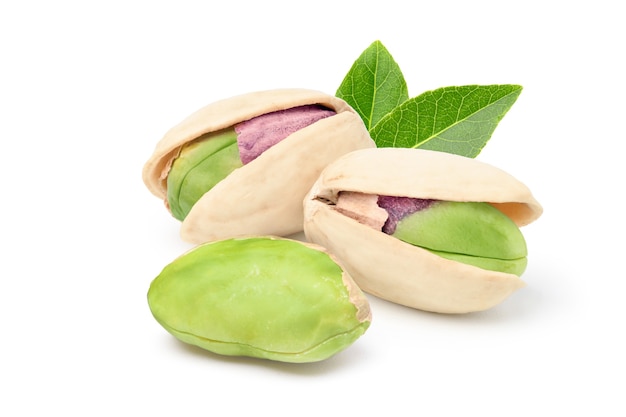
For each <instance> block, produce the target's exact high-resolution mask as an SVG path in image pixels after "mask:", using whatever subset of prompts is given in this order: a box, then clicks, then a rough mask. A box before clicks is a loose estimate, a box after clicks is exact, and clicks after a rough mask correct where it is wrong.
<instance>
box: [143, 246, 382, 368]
mask: <svg viewBox="0 0 626 417" xmlns="http://www.w3.org/2000/svg"><path fill="white" fill-rule="evenodd" d="M148 304H149V306H150V309H151V311H152V314H153V315H154V317H155V319H156V320H157V321H158V322H159V323H160V324H161V325H162V326H163V327H164V328H165V329H166V330H167V331H168V332H170V333H171V334H172V335H173V336H175V337H176V338H178V339H179V340H181V341H183V342H185V343H189V344H192V345H197V346H199V347H201V348H204V349H206V350H209V351H211V352H214V353H218V354H222V355H231V356H249V357H257V358H264V359H270V360H275V361H282V362H315V361H320V360H324V359H326V358H328V357H330V356H332V355H334V354H336V353H338V352H339V351H341V350H344V349H345V348H347V347H348V346H349V345H351V344H352V343H353V342H354V341H355V340H356V339H358V338H359V337H360V336H361V335H362V334H363V333H364V332H365V331H366V329H367V328H368V327H369V324H370V320H371V314H370V309H369V304H368V302H367V300H366V299H365V296H364V295H363V293H362V292H361V291H360V289H358V287H357V286H356V285H355V284H354V283H353V281H352V279H351V278H350V277H349V275H347V273H346V272H344V271H343V270H342V268H341V267H340V266H339V264H337V262H336V261H335V260H334V259H333V258H332V257H331V255H329V254H328V253H327V252H326V251H325V250H324V249H323V248H321V247H319V246H316V245H312V244H308V243H304V242H299V241H295V240H289V239H284V238H273V237H272V238H270V237H249V238H235V239H227V240H222V241H214V242H210V243H205V244H202V245H200V246H197V247H196V248H194V249H193V250H191V251H189V252H187V253H186V254H184V255H182V256H181V257H179V258H178V259H176V260H174V261H173V262H172V263H171V264H169V265H168V266H166V267H165V268H164V269H163V271H162V272H161V273H160V274H159V275H158V276H157V277H156V278H155V279H154V281H153V282H152V283H151V285H150V289H149V291H148Z"/></svg>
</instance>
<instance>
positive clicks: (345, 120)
mask: <svg viewBox="0 0 626 417" xmlns="http://www.w3.org/2000/svg"><path fill="white" fill-rule="evenodd" d="M278 116H280V117H278ZM276 120H278V121H276ZM281 124H282V126H281ZM276 131H279V134H278V135H276V134H274V132H276ZM373 147H375V144H374V142H373V141H372V139H371V138H370V136H369V134H368V132H367V129H366V128H365V125H364V124H363V121H362V120H361V118H360V117H359V116H358V114H357V113H356V112H355V111H354V110H353V109H352V108H351V107H350V106H349V105H348V104H347V103H346V102H345V101H343V100H341V99H339V98H337V97H334V96H331V95H328V94H325V93H321V92H318V91H313V90H306V89H281V90H268V91H259V92H254V93H249V94H244V95H240V96H235V97H231V98H228V99H224V100H221V101H218V102H215V103H212V104H209V105H208V106H206V107H204V108H202V109H200V110H198V111H197V112H195V113H193V114H192V115H190V116H189V117H188V118H186V119H185V120H183V121H182V122H181V123H179V124H178V125H176V126H174V127H173V128H172V129H170V130H169V131H168V132H167V133H166V134H165V136H164V137H163V138H162V139H161V140H160V141H159V142H158V143H157V145H156V148H155V150H154V153H153V154H152V156H151V157H150V158H149V160H148V161H147V162H146V164H145V165H144V168H143V180H144V183H145V184H146V186H147V187H148V189H149V190H150V191H151V192H152V193H153V194H154V195H155V196H157V197H159V198H161V199H162V200H164V202H165V205H166V207H167V208H168V210H170V212H171V213H172V215H174V216H175V217H176V218H178V219H179V220H182V225H181V237H182V238H183V239H184V240H186V241H189V242H191V243H202V242H206V241H212V240H219V239H224V238H228V237H235V236H246V235H251V234H253V235H278V236H287V235H290V234H293V233H296V232H299V231H301V230H302V222H303V214H302V200H303V198H304V196H305V194H306V193H307V191H308V190H309V189H310V187H311V186H312V184H313V182H315V180H316V178H317V177H318V176H319V173H320V172H321V170H322V169H323V168H324V167H325V166H326V165H327V164H329V163H330V162H332V161H333V160H335V159H336V158H337V157H339V156H341V155H343V154H346V153H348V152H351V151H353V150H357V149H363V148H373Z"/></svg>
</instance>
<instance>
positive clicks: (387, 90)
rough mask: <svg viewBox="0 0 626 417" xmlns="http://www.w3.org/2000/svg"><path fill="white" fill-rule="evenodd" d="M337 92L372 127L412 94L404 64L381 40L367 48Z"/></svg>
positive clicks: (368, 126) (367, 125)
mask: <svg viewBox="0 0 626 417" xmlns="http://www.w3.org/2000/svg"><path fill="white" fill-rule="evenodd" d="M335 95H336V96H337V97H339V98H341V99H343V100H345V101H346V102H347V103H348V104H349V105H350V106H352V108H353V109H354V110H356V111H357V113H358V114H359V115H360V116H361V118H362V119H363V122H364V123H365V126H366V127H367V129H368V130H369V129H371V128H372V127H373V126H374V125H376V123H378V121H379V120H380V119H381V118H382V117H383V116H385V115H386V114H387V113H389V112H390V111H392V110H393V109H394V108H396V107H397V106H398V105H399V104H401V103H402V102H404V101H405V100H407V99H408V98H409V95H408V89H407V85H406V81H405V80H404V76H403V75H402V71H400V67H399V66H398V64H397V63H396V61H394V59H393V57H392V56H391V54H390V53H389V51H387V49H386V48H385V47H384V46H383V44H382V43H381V42H380V41H375V42H373V43H372V44H371V45H370V46H369V47H368V48H367V49H366V50H365V51H363V53H362V54H361V56H359V58H358V59H357V60H356V61H355V62H354V64H353V65H352V68H350V71H348V74H347V75H346V77H345V78H344V79H343V82H342V83H341V85H340V86H339V89H338V90H337V92H336V93H335Z"/></svg>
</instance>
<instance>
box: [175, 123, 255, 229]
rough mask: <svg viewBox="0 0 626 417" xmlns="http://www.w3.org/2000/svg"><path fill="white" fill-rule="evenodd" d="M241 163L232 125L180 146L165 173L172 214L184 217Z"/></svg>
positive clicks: (177, 217) (179, 218)
mask: <svg viewBox="0 0 626 417" xmlns="http://www.w3.org/2000/svg"><path fill="white" fill-rule="evenodd" d="M241 166H243V163H242V162H241V158H240V157H239V148H238V146H237V134H236V133H235V129H234V128H233V129H226V130H221V131H219V132H213V133H208V134H205V135H203V136H201V137H200V138H198V139H197V140H195V141H193V142H189V143H188V144H186V145H185V146H183V147H182V149H181V151H180V154H179V156H178V157H177V158H176V160H175V161H174V163H173V164H172V168H171V169H170V172H169V174H168V176H167V202H168V204H169V206H170V210H171V212H172V215H173V216H174V217H175V218H176V219H178V220H181V221H182V220H184V218H185V217H187V214H188V213H189V210H191V207H193V205H194V204H195V203H196V202H197V201H198V200H199V199H200V197H202V195H203V194H204V193H205V192H206V191H207V190H210V189H211V188H213V187H214V186H215V184H217V183H218V182H220V181H222V180H223V179H224V178H226V177H227V176H228V175H229V174H230V173H231V172H233V171H234V170H235V169H237V168H239V167H241Z"/></svg>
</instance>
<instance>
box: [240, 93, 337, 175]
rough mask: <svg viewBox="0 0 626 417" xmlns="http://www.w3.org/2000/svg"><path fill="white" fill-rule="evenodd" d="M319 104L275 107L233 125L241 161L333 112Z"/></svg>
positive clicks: (256, 154) (247, 161)
mask: <svg viewBox="0 0 626 417" xmlns="http://www.w3.org/2000/svg"><path fill="white" fill-rule="evenodd" d="M335 114H336V113H335V112H334V111H333V110H329V109H327V108H325V107H323V106H319V105H315V104H312V105H306V106H298V107H293V108H290V109H286V110H279V111H275V112H272V113H267V114H264V115H261V116H257V117H254V118H252V119H250V120H246V121H243V122H241V123H239V124H238V125H237V126H235V132H237V145H238V146H239V155H240V157H241V162H242V163H243V164H247V163H249V162H250V161H253V160H254V159H255V158H256V157H258V156H259V155H260V154H261V153H263V152H264V151H266V150H267V149H269V148H270V147H272V146H274V145H275V144H277V143H278V142H280V141H281V140H283V139H285V138H286V137H287V136H289V135H291V134H292V133H294V132H296V131H298V130H300V129H302V128H305V127H307V126H309V125H311V124H313V123H315V122H317V121H318V120H321V119H324V118H326V117H330V116H333V115H335Z"/></svg>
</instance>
